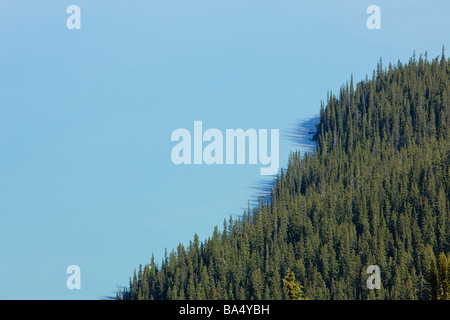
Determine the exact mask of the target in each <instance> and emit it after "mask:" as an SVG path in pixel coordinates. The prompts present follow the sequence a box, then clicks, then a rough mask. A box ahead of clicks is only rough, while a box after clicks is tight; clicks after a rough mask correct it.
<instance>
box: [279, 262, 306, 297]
mask: <svg viewBox="0 0 450 320" xmlns="http://www.w3.org/2000/svg"><path fill="white" fill-rule="evenodd" d="M283 283H284V287H285V288H286V293H287V295H288V296H289V298H290V299H291V300H306V298H305V296H304V295H303V291H302V289H303V286H302V285H300V284H298V283H297V282H296V281H295V275H294V273H293V272H292V271H291V270H290V269H288V270H287V272H286V277H285V278H284V279H283Z"/></svg>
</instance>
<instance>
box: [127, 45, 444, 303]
mask: <svg viewBox="0 0 450 320" xmlns="http://www.w3.org/2000/svg"><path fill="white" fill-rule="evenodd" d="M449 70H450V60H448V59H446V58H445V57H444V54H442V56H441V57H437V58H435V59H433V60H431V61H429V60H427V58H426V57H425V58H423V57H422V56H421V57H419V59H416V57H413V58H412V59H410V61H409V62H408V63H407V64H402V63H401V62H399V63H398V64H397V65H396V66H392V65H389V66H388V67H387V68H385V67H383V65H382V63H381V62H380V63H379V65H378V66H377V69H376V70H375V71H374V72H373V76H372V78H371V79H369V78H367V77H366V80H364V81H361V82H359V83H357V84H356V85H354V84H353V81H350V83H349V84H346V85H345V86H343V87H342V88H341V89H340V91H339V95H338V96H336V95H334V94H333V93H329V94H328V99H327V101H326V103H325V104H323V105H322V107H321V110H320V122H319V123H318V125H317V132H316V134H315V140H316V143H317V148H316V151H315V152H314V153H313V154H304V155H301V154H300V153H299V152H294V153H292V154H291V155H290V159H289V164H288V167H287V169H286V170H281V173H280V174H279V175H278V176H277V177H276V179H274V183H273V188H272V190H271V194H270V197H267V198H261V199H260V201H259V204H258V205H257V206H256V207H254V208H252V209H249V210H248V211H246V212H244V214H243V216H242V217H240V218H238V219H237V220H233V219H231V218H230V219H229V220H228V221H225V223H224V227H223V230H219V229H218V228H217V227H216V228H215V229H214V232H213V234H212V236H211V237H210V238H208V239H207V240H205V241H204V242H200V241H199V239H198V236H197V235H196V236H195V237H194V240H193V241H191V242H190V243H189V245H188V246H187V247H184V246H183V245H181V244H180V245H179V246H178V248H177V250H173V251H172V252H171V253H170V255H169V256H168V255H167V254H166V257H165V258H164V259H163V261H162V262H161V264H160V265H157V264H156V263H155V261H154V259H153V258H152V260H151V262H150V263H149V264H147V265H145V266H143V268H142V269H141V268H140V269H139V271H138V273H136V272H135V273H134V275H133V277H132V278H130V285H129V288H127V289H125V290H124V291H123V297H124V299H138V298H141V299H288V298H289V295H288V294H287V293H286V291H285V290H283V281H282V278H284V275H286V272H287V270H292V271H293V272H294V273H295V275H296V277H297V279H298V280H299V282H300V283H302V284H303V287H304V293H305V295H306V296H307V297H308V298H309V299H428V298H429V292H428V291H429V290H428V289H430V288H428V287H427V282H428V280H429V279H431V278H433V277H434V275H433V272H435V273H436V275H438V274H440V275H441V276H442V275H443V272H444V271H443V269H442V268H441V270H439V268H438V267H436V270H434V269H433V268H431V269H430V265H432V260H433V259H434V258H433V253H434V252H444V253H446V254H448V253H449V252H450V211H449V209H450V203H449V199H450V142H449V139H450V138H449V132H450V74H449ZM372 264H375V265H378V266H379V267H380V269H381V270H382V275H383V277H382V279H381V281H382V285H381V289H380V290H374V291H372V290H369V289H368V288H367V286H366V280H367V274H366V273H365V270H366V268H367V266H368V265H372ZM447 264H448V263H447ZM448 272H449V271H447V274H448ZM430 275H431V277H430ZM447 278H449V277H447ZM436 279H437V278H436ZM437 283H439V282H437ZM433 286H434V284H432V285H431V293H432V294H434V293H433V290H434V289H432V288H433ZM436 288H437V284H436ZM441 291H442V290H441ZM441 291H439V292H441ZM437 292H438V291H436V294H438V293H437ZM439 294H440V293H439Z"/></svg>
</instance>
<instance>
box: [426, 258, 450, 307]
mask: <svg viewBox="0 0 450 320" xmlns="http://www.w3.org/2000/svg"><path fill="white" fill-rule="evenodd" d="M449 261H450V257H449V258H448V259H447V257H446V256H445V254H444V253H441V254H440V255H439V258H438V260H437V265H436V259H435V257H434V256H433V257H432V260H431V263H430V275H429V280H428V285H429V296H430V299H431V300H450V277H449V276H450V265H449Z"/></svg>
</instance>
